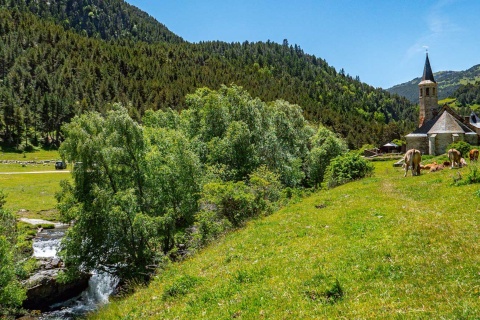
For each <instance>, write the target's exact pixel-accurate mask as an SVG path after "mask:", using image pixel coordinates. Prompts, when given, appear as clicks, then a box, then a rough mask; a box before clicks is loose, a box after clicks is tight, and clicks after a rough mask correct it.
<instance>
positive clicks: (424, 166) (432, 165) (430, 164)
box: [420, 161, 437, 170]
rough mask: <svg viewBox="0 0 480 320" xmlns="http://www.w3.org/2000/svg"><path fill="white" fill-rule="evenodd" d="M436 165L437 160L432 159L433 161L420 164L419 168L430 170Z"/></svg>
mask: <svg viewBox="0 0 480 320" xmlns="http://www.w3.org/2000/svg"><path fill="white" fill-rule="evenodd" d="M436 166H437V162H436V161H434V162H433V163H428V164H426V165H423V166H422V165H420V169H421V170H431V169H432V168H434V167H436Z"/></svg>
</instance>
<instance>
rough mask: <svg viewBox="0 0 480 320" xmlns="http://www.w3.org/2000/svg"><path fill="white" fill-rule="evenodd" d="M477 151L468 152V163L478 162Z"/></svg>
mask: <svg viewBox="0 0 480 320" xmlns="http://www.w3.org/2000/svg"><path fill="white" fill-rule="evenodd" d="M478 153H479V152H478V149H472V150H470V152H469V154H468V155H469V157H470V162H472V161H478Z"/></svg>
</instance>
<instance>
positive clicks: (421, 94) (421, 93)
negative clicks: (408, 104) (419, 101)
mask: <svg viewBox="0 0 480 320" xmlns="http://www.w3.org/2000/svg"><path fill="white" fill-rule="evenodd" d="M422 96H423V89H422V88H420V97H422Z"/></svg>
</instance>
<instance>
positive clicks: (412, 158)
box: [403, 149, 422, 177]
mask: <svg viewBox="0 0 480 320" xmlns="http://www.w3.org/2000/svg"><path fill="white" fill-rule="evenodd" d="M403 161H404V162H405V164H404V165H405V175H404V177H406V176H407V173H408V168H410V167H412V176H419V175H420V162H421V161H422V153H421V152H420V150H417V149H410V150H408V151H407V153H405V157H404V158H403Z"/></svg>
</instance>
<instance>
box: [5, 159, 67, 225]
mask: <svg viewBox="0 0 480 320" xmlns="http://www.w3.org/2000/svg"><path fill="white" fill-rule="evenodd" d="M58 157H59V155H58V152H57V151H44V150H41V151H37V152H32V153H25V157H24V156H23V154H21V153H14V152H0V162H1V161H2V160H16V161H41V160H53V159H58ZM38 171H54V172H53V173H50V172H43V173H34V174H32V173H28V172H38ZM7 173H15V174H7ZM63 179H71V176H70V174H69V173H68V172H66V171H61V170H58V171H55V166H54V163H51V164H45V165H43V164H27V165H25V166H23V165H21V164H17V163H8V164H7V163H0V190H3V192H4V193H5V194H6V195H7V198H6V201H7V202H6V204H5V207H6V208H7V209H8V210H11V211H12V212H14V213H16V214H17V215H18V216H19V217H28V218H39V219H46V220H58V212H57V210H56V209H55V206H56V204H57V202H56V200H55V193H56V192H58V191H60V181H61V180H63Z"/></svg>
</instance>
